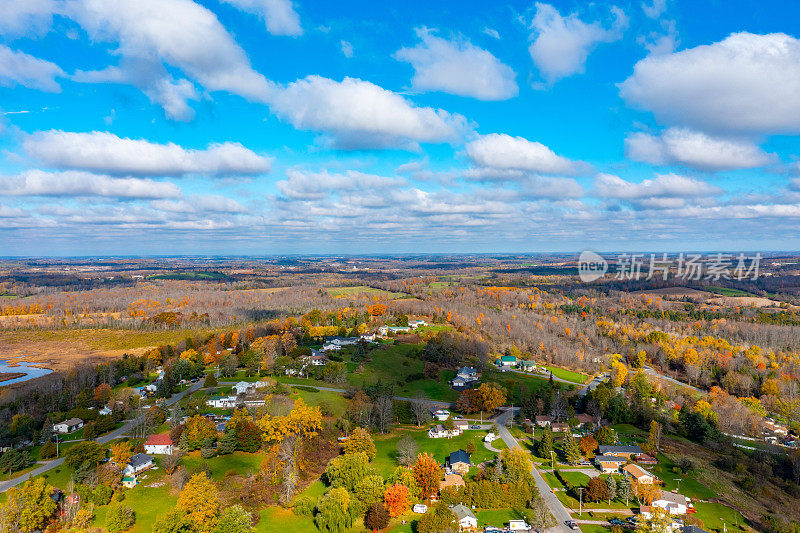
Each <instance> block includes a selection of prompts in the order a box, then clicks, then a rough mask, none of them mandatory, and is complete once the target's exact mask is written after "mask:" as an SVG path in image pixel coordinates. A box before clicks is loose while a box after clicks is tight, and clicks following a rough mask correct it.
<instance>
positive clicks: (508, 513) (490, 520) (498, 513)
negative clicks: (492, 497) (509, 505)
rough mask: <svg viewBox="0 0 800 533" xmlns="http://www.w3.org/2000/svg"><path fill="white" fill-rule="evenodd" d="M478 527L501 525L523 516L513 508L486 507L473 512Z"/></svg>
mask: <svg viewBox="0 0 800 533" xmlns="http://www.w3.org/2000/svg"><path fill="white" fill-rule="evenodd" d="M475 517H476V518H477V519H478V527H486V526H494V527H503V526H504V525H506V524H508V521H509V520H520V519H523V518H524V517H523V516H522V515H521V514H520V513H518V512H517V511H516V510H514V509H487V510H485V511H478V512H477V513H475Z"/></svg>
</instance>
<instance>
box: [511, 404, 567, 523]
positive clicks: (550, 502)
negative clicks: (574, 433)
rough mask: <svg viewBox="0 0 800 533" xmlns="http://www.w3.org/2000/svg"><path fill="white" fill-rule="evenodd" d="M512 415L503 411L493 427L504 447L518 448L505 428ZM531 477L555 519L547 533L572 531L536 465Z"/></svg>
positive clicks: (564, 511) (562, 507) (562, 508)
mask: <svg viewBox="0 0 800 533" xmlns="http://www.w3.org/2000/svg"><path fill="white" fill-rule="evenodd" d="M512 415H513V412H512V410H511V409H510V408H506V409H504V411H503V412H502V413H501V414H500V415H498V417H497V418H495V426H496V427H497V434H498V435H500V438H501V439H503V442H505V443H506V446H508V447H509V448H515V447H517V446H519V442H517V439H515V438H514V437H513V436H512V435H511V432H510V431H508V428H507V427H506V421H507V420H508V419H509V417H511V416H512ZM533 477H534V479H536V488H537V489H539V493H540V494H541V495H542V498H544V501H545V503H546V504H547V507H548V508H549V509H550V513H551V514H552V515H553V517H554V518H555V519H556V525H555V527H551V528H549V529H547V531H549V532H558V533H569V532H570V531H572V530H571V529H570V528H568V527H567V526H566V524H564V522H565V521H567V520H570V519H571V517H570V514H569V513H568V512H567V510H566V508H565V507H564V505H563V504H562V503H561V502H560V501H559V499H558V498H557V497H556V495H555V493H553V491H552V490H550V486H549V485H548V484H547V482H546V481H545V480H544V478H543V477H542V474H541V473H539V470H538V469H537V468H536V465H535V464H534V466H533Z"/></svg>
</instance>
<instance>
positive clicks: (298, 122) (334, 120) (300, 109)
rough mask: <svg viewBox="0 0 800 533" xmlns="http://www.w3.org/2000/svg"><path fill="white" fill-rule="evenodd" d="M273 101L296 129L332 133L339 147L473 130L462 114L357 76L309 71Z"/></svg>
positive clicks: (437, 138)
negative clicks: (330, 75)
mask: <svg viewBox="0 0 800 533" xmlns="http://www.w3.org/2000/svg"><path fill="white" fill-rule="evenodd" d="M270 106H271V109H272V111H273V112H274V113H275V114H276V115H278V116H279V117H280V118H282V119H284V120H287V121H288V122H290V123H291V124H292V125H293V126H294V127H295V128H297V129H300V130H313V131H319V132H322V133H326V134H328V135H330V136H331V137H332V138H333V141H334V144H335V145H336V146H338V147H340V148H351V149H352V148H380V147H406V148H407V147H414V146H416V143H417V142H426V143H440V142H455V141H457V140H459V139H461V138H462V137H463V135H464V134H465V133H466V131H467V130H468V126H467V121H466V119H465V118H464V117H463V116H461V115H455V114H453V115H451V114H450V113H448V112H447V111H444V110H441V109H432V108H430V107H417V106H415V105H414V104H412V103H411V102H409V101H408V100H406V99H405V98H403V97H402V96H400V95H398V94H395V93H393V92H391V91H387V90H386V89H383V88H381V87H379V86H377V85H375V84H373V83H370V82H368V81H363V80H359V79H355V78H345V79H344V80H342V81H341V82H337V81H334V80H331V79H328V78H323V77H321V76H308V77H306V78H305V79H302V80H297V81H295V82H293V83H290V84H289V85H288V86H286V87H285V88H282V89H278V90H277V91H276V94H275V95H274V97H273V98H272V99H271V101H270Z"/></svg>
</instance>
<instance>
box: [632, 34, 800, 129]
mask: <svg viewBox="0 0 800 533" xmlns="http://www.w3.org/2000/svg"><path fill="white" fill-rule="evenodd" d="M619 87H620V94H621V96H622V98H623V99H625V101H626V102H628V103H629V104H631V105H634V106H637V107H639V108H642V109H645V110H649V111H652V112H653V113H654V114H655V115H656V117H657V118H658V119H659V120H662V121H664V122H666V123H669V124H677V125H685V126H690V127H692V128H694V129H699V130H705V131H711V132H718V133H750V134H759V133H763V134H768V133H798V132H800V99H799V98H797V95H798V94H800V40H798V39H795V38H794V37H790V36H788V35H785V34H783V33H773V34H768V35H756V34H752V33H746V32H743V33H734V34H732V35H730V36H729V37H727V38H726V39H724V40H722V41H720V42H717V43H713V44H710V45H702V46H697V47H695V48H690V49H687V50H682V51H680V52H675V53H672V54H666V55H651V56H648V57H646V58H644V59H642V60H640V61H639V62H638V63H636V65H635V66H634V71H633V75H631V76H630V77H629V78H628V79H627V80H625V81H624V82H623V83H622V84H620V86H619Z"/></svg>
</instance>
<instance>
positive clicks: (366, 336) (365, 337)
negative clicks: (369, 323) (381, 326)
mask: <svg viewBox="0 0 800 533" xmlns="http://www.w3.org/2000/svg"><path fill="white" fill-rule="evenodd" d="M377 337H378V336H377V335H375V334H374V333H362V334H361V335H359V336H358V340H361V341H366V342H375V339H376V338H377Z"/></svg>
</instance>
